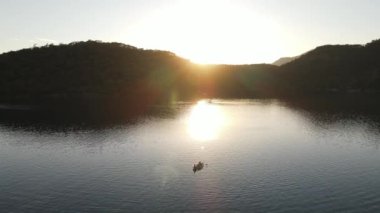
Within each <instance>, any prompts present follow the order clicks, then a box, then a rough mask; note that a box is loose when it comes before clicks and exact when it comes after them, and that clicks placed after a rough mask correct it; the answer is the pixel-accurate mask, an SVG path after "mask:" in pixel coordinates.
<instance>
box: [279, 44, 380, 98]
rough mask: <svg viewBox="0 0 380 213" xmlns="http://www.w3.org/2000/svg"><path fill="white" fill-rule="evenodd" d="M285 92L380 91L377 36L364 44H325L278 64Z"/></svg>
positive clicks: (280, 85)
mask: <svg viewBox="0 0 380 213" xmlns="http://www.w3.org/2000/svg"><path fill="white" fill-rule="evenodd" d="M276 78H277V79H278V81H277V84H278V85H277V87H278V88H280V89H281V90H282V91H285V92H286V93H305V94H309V93H314V92H363V91H367V92H375V91H380V40H375V41H373V42H371V43H368V44H366V45H326V46H321V47H317V48H316V49H314V50H312V51H309V52H307V53H305V54H303V55H302V56H300V57H299V58H297V59H296V60H294V61H292V62H290V63H287V64H285V65H283V66H281V67H280V68H279V72H278V73H277V76H276Z"/></svg>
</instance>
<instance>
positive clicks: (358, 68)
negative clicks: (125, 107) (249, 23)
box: [0, 40, 380, 106]
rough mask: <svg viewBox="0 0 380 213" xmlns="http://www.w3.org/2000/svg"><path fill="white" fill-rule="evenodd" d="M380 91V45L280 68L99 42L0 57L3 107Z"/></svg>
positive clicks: (344, 48)
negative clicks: (196, 60) (202, 61)
mask: <svg viewBox="0 0 380 213" xmlns="http://www.w3.org/2000/svg"><path fill="white" fill-rule="evenodd" d="M379 90H380V40H376V41H373V42H371V43H369V44H366V45H327V46H321V47H318V48H316V49H314V50H312V51H310V52H307V53H305V54H303V55H301V56H299V57H298V58H297V59H295V60H292V61H291V62H289V63H286V64H284V65H282V66H274V65H268V64H257V65H197V64H193V63H191V62H190V61H188V60H185V59H183V58H180V57H178V56H176V55H175V54H173V53H170V52H167V51H159V50H144V49H139V48H136V47H132V46H128V45H125V44H121V43H103V42H100V41H87V42H73V43H70V44H67V45H46V46H43V47H34V48H31V49H23V50H19V51H13V52H8V53H4V54H1V55H0V99H1V100H2V101H3V102H4V101H7V102H27V103H42V102H47V101H56V100H59V101H69V102H72V101H73V100H75V101H78V102H87V101H89V100H92V101H101V102H109V103H116V102H125V103H127V104H128V103H132V102H135V103H138V105H139V106H141V105H149V104H154V103H160V102H168V101H174V100H187V99H191V98H205V97H207V98H216V97H228V98H244V97H276V96H284V95H297V94H306V95H307V94H309V95H310V94H314V93H316V92H336V91H343V92H350V91H379Z"/></svg>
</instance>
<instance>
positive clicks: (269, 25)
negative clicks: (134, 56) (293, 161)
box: [0, 0, 380, 64]
mask: <svg viewBox="0 0 380 213" xmlns="http://www.w3.org/2000/svg"><path fill="white" fill-rule="evenodd" d="M377 38H380V1H377V0H0V52H7V51H10V50H17V49H21V48H28V47H32V46H33V45H34V44H37V45H43V44H46V43H69V42H72V41H80V40H89V39H92V40H102V41H116V42H122V43H126V44H130V45H134V46H137V47H141V48H153V49H164V50H170V51H173V52H175V53H176V54H178V55H180V56H183V57H185V58H189V59H191V60H193V61H195V62H203V63H235V64H236V63H261V62H267V63H271V62H273V61H274V60H276V59H277V58H279V57H282V56H294V55H299V54H301V53H303V52H305V51H308V50H310V49H312V48H314V47H316V46H318V45H322V44H352V43H359V44H364V43H367V42H369V41H371V40H373V39H377Z"/></svg>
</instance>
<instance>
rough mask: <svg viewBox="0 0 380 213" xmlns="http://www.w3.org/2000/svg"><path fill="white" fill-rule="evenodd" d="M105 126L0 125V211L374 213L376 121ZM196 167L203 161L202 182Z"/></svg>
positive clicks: (210, 113) (250, 103)
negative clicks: (56, 127)
mask: <svg viewBox="0 0 380 213" xmlns="http://www.w3.org/2000/svg"><path fill="white" fill-rule="evenodd" d="M163 108H167V109H166V110H163V111H164V112H167V113H161V114H160V115H159V116H154V115H152V116H145V117H141V118H139V119H138V120H137V121H134V122H132V123H126V124H122V125H116V126H111V127H107V128H101V129H91V128H69V127H68V128H63V129H54V128H53V129H49V128H45V127H33V126H32V127H31V126H30V125H28V126H24V125H14V124H9V123H8V122H2V123H1V124H0V211H1V212H3V211H4V212H127V211H128V212H134V211H137V212H144V211H145V212H149V211H152V212H169V211H173V212H182V211H187V212H194V211H197V212H199V211H207V212H210V211H218V212H220V211H221V212H231V211H238V212H240V211H245V212H339V211H340V212H378V211H380V190H379V189H380V151H379V144H380V132H379V130H380V125H379V123H380V122H379V120H380V119H378V118H379V116H378V114H377V112H376V111H375V112H373V111H371V112H370V113H367V112H365V113H364V112H362V110H363V109H365V107H364V108H359V109H353V110H351V111H350V110H346V111H341V110H336V109H335V110H334V109H332V110H329V109H327V110H325V109H320V108H318V107H310V106H308V105H302V104H288V103H286V102H282V101H278V100H236V101H233V100H232V101H231V100H213V101H212V102H208V101H201V102H198V103H178V104H176V105H173V106H170V107H163ZM198 161H203V162H205V163H207V164H208V166H205V168H204V169H203V170H201V171H199V172H197V173H195V174H194V173H193V171H192V166H193V164H194V163H197V162H198Z"/></svg>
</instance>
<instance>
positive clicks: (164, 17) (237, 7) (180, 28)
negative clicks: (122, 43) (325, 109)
mask: <svg viewBox="0 0 380 213" xmlns="http://www.w3.org/2000/svg"><path fill="white" fill-rule="evenodd" d="M128 32H129V33H128V36H127V38H128V42H130V43H131V44H133V45H136V46H139V47H144V48H153V49H163V50H169V51H173V52H174V53H176V54H177V55H179V56H182V57H185V58H188V59H190V60H191V61H193V62H196V63H206V64H207V63H227V64H228V63H230V64H239V63H263V62H273V61H274V60H276V59H278V57H280V56H282V55H283V54H285V53H284V52H283V50H284V48H282V46H283V44H282V42H280V39H279V38H281V37H282V36H283V35H282V34H281V32H280V27H279V26H278V25H277V24H276V22H275V21H274V20H271V19H270V18H268V17H265V16H263V15H260V14H259V13H258V12H255V11H252V8H250V9H248V8H247V7H246V5H244V4H243V3H242V2H240V3H237V2H235V1H228V0H192V1H174V2H172V3H170V4H167V5H163V6H162V7H161V8H157V9H155V10H153V11H151V12H150V13H149V14H146V17H145V18H144V19H142V20H140V21H139V22H137V23H135V24H134V25H133V26H131V27H130V28H129V30H128Z"/></svg>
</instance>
